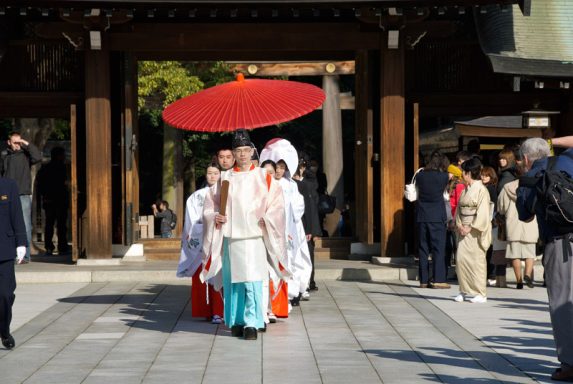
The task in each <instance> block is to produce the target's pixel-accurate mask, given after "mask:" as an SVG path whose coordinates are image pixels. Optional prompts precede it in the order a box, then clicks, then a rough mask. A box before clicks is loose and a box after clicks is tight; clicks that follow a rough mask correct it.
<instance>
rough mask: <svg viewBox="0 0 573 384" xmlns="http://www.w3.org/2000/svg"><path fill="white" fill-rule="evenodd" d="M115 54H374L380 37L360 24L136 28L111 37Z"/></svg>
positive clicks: (145, 25)
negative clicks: (366, 51) (283, 52)
mask: <svg viewBox="0 0 573 384" xmlns="http://www.w3.org/2000/svg"><path fill="white" fill-rule="evenodd" d="M109 37H110V49H111V50H117V51H130V52H133V51H137V52H150V51H154V52H165V51H173V52H176V51H184V52H189V51H202V52H219V53H220V52H225V51H226V52H241V51H244V50H250V51H263V52H264V51H277V52H280V51H291V52H292V51H314V52H317V51H335V52H336V51H348V50H350V51H353V50H356V49H376V48H377V47H378V46H379V34H378V33H376V32H364V31H361V30H360V24H358V23H256V24H255V23H253V24H251V23H225V24H207V23H196V24H193V23H187V24H169V23H134V24H132V25H131V30H130V31H122V30H120V31H117V32H114V30H113V29H112V30H111V32H109Z"/></svg>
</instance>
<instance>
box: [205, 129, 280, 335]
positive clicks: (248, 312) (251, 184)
mask: <svg viewBox="0 0 573 384" xmlns="http://www.w3.org/2000/svg"><path fill="white" fill-rule="evenodd" d="M232 148H233V155H234V157H235V166H234V167H233V168H232V169H230V170H228V171H225V172H222V174H221V181H220V182H219V183H217V184H215V185H214V186H213V187H211V190H210V191H209V192H208V193H207V195H206V196H205V203H204V210H203V223H204V235H203V251H204V254H205V257H206V258H205V260H204V262H203V264H204V267H203V273H202V279H203V280H209V279H212V278H215V277H217V276H218V274H219V272H222V285H223V294H224V298H225V323H226V325H227V326H228V327H230V328H231V334H232V335H233V336H236V337H241V336H244V338H245V339H246V340H256V339H257V329H263V328H264V327H265V323H264V319H263V309H262V295H263V293H262V287H263V281H264V280H265V279H267V276H268V265H269V264H270V266H271V267H272V268H273V269H274V270H275V272H276V273H277V276H279V277H280V278H282V279H286V278H288V272H287V271H286V270H285V269H284V267H283V266H282V265H283V263H281V261H283V260H285V258H286V241H285V215H284V199H283V194H282V190H281V188H280V186H279V185H278V183H277V182H276V181H275V180H273V178H272V177H271V176H270V175H268V173H267V172H266V171H265V170H264V169H263V168H258V167H255V166H254V165H253V163H252V161H251V158H252V156H253V152H254V149H253V145H252V143H251V140H250V138H249V134H248V132H247V131H245V130H238V131H237V132H235V135H234V138H233V145H232ZM222 182H228V183H229V187H228V197H227V199H226V202H225V201H221V200H222V199H221V197H222V196H223V197H224V195H225V193H224V192H223V193H221V192H222V185H223V184H222ZM223 200H224V198H223ZM223 204H225V207H226V208H225V210H226V212H225V215H222V214H220V213H219V212H220V211H221V207H222V206H223ZM267 260H268V261H267Z"/></svg>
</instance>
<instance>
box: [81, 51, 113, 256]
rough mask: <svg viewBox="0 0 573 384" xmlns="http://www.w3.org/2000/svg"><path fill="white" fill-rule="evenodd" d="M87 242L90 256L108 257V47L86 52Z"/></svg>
mask: <svg viewBox="0 0 573 384" xmlns="http://www.w3.org/2000/svg"><path fill="white" fill-rule="evenodd" d="M85 99H86V111H85V113H86V184H87V185H86V187H87V188H86V189H87V233H88V236H87V244H86V253H87V257H88V258H90V259H105V258H111V256H112V254H111V244H112V216H111V214H112V212H111V109H110V57H109V51H107V50H105V49H103V50H86V52H85Z"/></svg>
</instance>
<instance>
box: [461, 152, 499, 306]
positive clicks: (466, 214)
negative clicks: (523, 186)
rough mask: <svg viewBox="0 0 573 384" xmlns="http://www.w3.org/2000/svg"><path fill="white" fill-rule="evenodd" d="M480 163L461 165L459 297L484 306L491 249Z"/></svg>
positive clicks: (488, 207)
mask: <svg viewBox="0 0 573 384" xmlns="http://www.w3.org/2000/svg"><path fill="white" fill-rule="evenodd" d="M481 167H482V166H481V162H480V161H479V159H477V158H473V159H470V160H468V161H466V162H464V163H463V164H462V171H463V173H462V176H463V178H464V181H465V182H466V184H467V187H466V189H465V190H464V192H463V193H462V196H461V197H460V201H459V204H458V209H457V210H456V229H457V232H458V253H457V258H456V274H457V275H458V282H459V284H460V293H459V294H458V295H457V296H456V298H455V299H454V300H455V301H457V302H462V301H464V300H465V298H466V296H473V298H472V299H470V300H469V301H471V302H472V303H485V302H486V301H487V295H486V277H487V276H486V275H487V263H486V251H487V249H488V248H489V246H490V245H491V216H492V208H491V205H490V198H489V192H488V191H487V188H486V187H485V186H484V185H483V183H482V182H481V179H480V173H481Z"/></svg>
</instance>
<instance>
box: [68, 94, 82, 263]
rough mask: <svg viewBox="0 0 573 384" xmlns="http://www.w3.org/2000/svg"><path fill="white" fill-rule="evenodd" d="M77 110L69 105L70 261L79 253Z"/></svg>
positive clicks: (75, 258) (74, 106) (74, 259)
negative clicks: (70, 157) (70, 158)
mask: <svg viewBox="0 0 573 384" xmlns="http://www.w3.org/2000/svg"><path fill="white" fill-rule="evenodd" d="M77 118H78V111H77V106H76V105H75V104H72V105H71V106H70V141H71V152H72V153H71V155H72V164H71V168H72V169H71V178H70V191H71V197H72V198H71V216H72V217H71V224H72V261H74V262H76V261H77V260H78V256H79V253H80V249H79V246H80V241H79V240H80V238H79V233H80V231H79V228H78V226H79V224H80V220H79V218H78V211H79V210H78V164H77V156H78V143H77V140H78V134H77V132H78V130H77V126H78V124H77Z"/></svg>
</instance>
